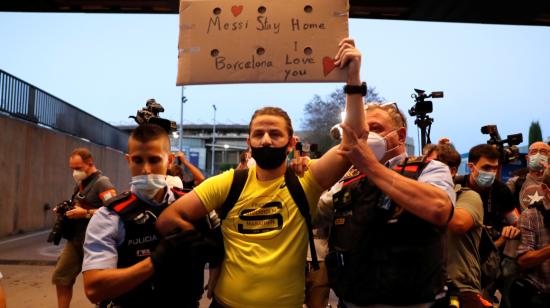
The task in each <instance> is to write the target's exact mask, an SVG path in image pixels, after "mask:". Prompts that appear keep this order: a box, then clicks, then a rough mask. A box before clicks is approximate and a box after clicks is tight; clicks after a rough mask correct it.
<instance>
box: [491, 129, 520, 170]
mask: <svg viewBox="0 0 550 308" xmlns="http://www.w3.org/2000/svg"><path fill="white" fill-rule="evenodd" d="M481 133H482V134H486V135H487V134H488V135H489V136H490V138H489V140H487V144H493V145H495V146H496V147H497V150H498V151H499V152H500V162H503V163H506V162H511V161H514V160H516V159H518V158H519V149H518V147H517V145H518V144H520V143H522V142H523V135H522V134H521V133H519V134H513V135H508V136H507V138H506V139H504V140H502V139H501V138H500V134H499V133H498V128H497V126H496V125H485V126H482V127H481ZM506 143H507V144H508V145H507V146H505V145H504V144H506Z"/></svg>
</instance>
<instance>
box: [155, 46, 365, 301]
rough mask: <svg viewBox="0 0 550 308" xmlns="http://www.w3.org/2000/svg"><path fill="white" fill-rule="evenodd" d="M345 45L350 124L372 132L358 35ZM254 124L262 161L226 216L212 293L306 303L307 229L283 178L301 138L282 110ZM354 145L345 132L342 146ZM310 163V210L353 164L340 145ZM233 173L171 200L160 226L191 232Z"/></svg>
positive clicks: (216, 203) (305, 181)
mask: <svg viewBox="0 0 550 308" xmlns="http://www.w3.org/2000/svg"><path fill="white" fill-rule="evenodd" d="M339 46H340V49H339V51H338V53H337V54H336V57H335V59H334V60H335V62H334V63H335V65H336V66H337V67H339V68H344V67H347V69H348V79H347V85H346V87H345V88H344V91H345V92H346V94H348V95H347V100H346V112H347V115H348V116H347V118H346V120H345V121H344V122H345V124H346V125H347V126H348V127H351V128H352V129H353V131H354V132H355V133H356V134H357V135H358V136H362V138H366V137H367V136H368V128H367V127H366V126H367V125H366V122H365V114H364V104H363V100H362V95H363V96H364V95H365V94H366V85H365V83H361V79H360V74H359V71H360V65H361V53H360V52H359V50H357V49H356V48H355V44H354V41H353V40H352V39H344V40H342V41H341V42H340V44H339ZM249 129H250V135H249V138H248V140H247V143H248V145H249V146H250V148H251V150H252V157H253V158H254V160H255V161H256V166H255V167H252V168H250V170H249V173H248V178H247V181H246V184H245V186H244V189H243V190H242V192H241V194H240V197H239V199H238V201H237V202H236V203H235V205H234V207H233V208H232V209H231V210H230V211H229V212H228V213H227V216H226V218H225V219H224V220H223V222H222V233H223V238H224V246H225V258H224V261H223V263H222V266H221V269H220V271H219V273H218V272H211V279H210V280H211V281H210V282H209V295H210V294H211V291H212V289H213V290H214V303H213V306H214V307H301V306H302V304H303V302H304V286H305V272H304V268H305V262H306V251H307V241H308V238H307V227H306V223H305V220H304V218H303V217H302V215H301V214H300V211H299V209H298V207H297V205H296V204H295V202H294V200H293V199H292V197H291V195H290V193H289V191H288V189H287V187H286V183H285V179H284V174H285V171H286V168H287V164H286V157H287V155H288V153H289V152H290V151H291V149H292V148H293V147H294V145H295V143H296V140H295V138H294V137H293V129H292V124H291V121H290V118H289V117H288V115H287V113H286V112H285V111H283V110H282V109H280V108H277V107H265V108H262V109H259V110H257V111H256V112H255V113H254V115H253V116H252V119H251V121H250V125H249ZM349 146H352V145H350V144H347V138H344V140H343V142H342V144H341V145H340V147H341V148H344V149H345V148H347V147H349ZM308 167H309V168H308V170H307V171H306V172H305V174H304V176H303V177H301V178H300V179H299V181H300V184H301V185H302V188H303V190H304V192H305V194H306V197H307V201H308V204H309V207H310V212H312V211H313V209H315V208H316V204H317V200H318V199H319V197H320V195H321V193H322V192H323V191H324V190H325V189H327V188H329V187H331V186H332V185H333V184H334V183H335V182H336V181H338V179H340V178H341V177H342V176H343V175H344V173H345V172H346V171H347V169H348V168H349V167H350V163H349V161H348V160H347V159H346V158H345V157H344V156H343V155H341V154H340V153H339V152H338V147H334V148H333V149H331V150H329V151H328V152H327V153H326V154H325V155H323V156H322V157H321V158H320V159H318V160H312V161H311V162H310V164H309V166H308ZM233 176H234V171H233V170H229V171H227V172H225V173H223V174H221V175H218V176H215V177H212V178H209V179H208V180H206V181H205V182H204V183H203V184H201V185H200V186H198V187H196V188H195V190H193V191H192V192H191V193H188V194H186V195H185V196H183V197H182V198H180V199H179V200H178V201H176V202H175V203H173V204H172V205H171V206H170V207H168V208H167V209H166V210H165V211H164V212H163V214H162V215H161V216H160V217H159V220H158V221H157V227H158V228H159V230H160V231H161V232H163V233H168V232H170V231H172V230H173V229H174V228H177V227H179V228H181V229H183V230H188V229H190V228H192V225H191V224H190V222H192V221H195V220H197V219H199V218H201V217H204V216H205V215H207V213H208V212H210V211H211V210H215V209H219V208H220V206H221V205H222V204H223V203H224V201H225V199H226V198H227V196H228V193H229V190H230V186H231V183H232V180H233ZM218 274H219V277H216V276H217V275H218ZM216 278H217V281H216ZM182 279H185V278H184V277H182Z"/></svg>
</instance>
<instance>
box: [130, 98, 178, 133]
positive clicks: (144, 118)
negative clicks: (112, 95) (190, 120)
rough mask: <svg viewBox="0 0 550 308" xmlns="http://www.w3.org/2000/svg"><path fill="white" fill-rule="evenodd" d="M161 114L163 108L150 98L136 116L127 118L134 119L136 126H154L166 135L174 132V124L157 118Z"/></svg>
mask: <svg viewBox="0 0 550 308" xmlns="http://www.w3.org/2000/svg"><path fill="white" fill-rule="evenodd" d="M161 112H164V107H162V105H161V104H159V103H157V101H155V99H154V98H151V99H149V100H147V103H145V107H144V108H141V110H138V111H137V114H136V116H129V118H132V119H134V120H135V121H136V122H137V124H138V125H141V124H145V123H149V124H156V125H158V126H160V127H162V128H164V130H166V132H167V133H168V134H170V133H171V132H175V131H176V130H177V129H178V126H177V124H176V122H174V121H170V120H168V119H164V118H161V117H160V116H159V113H161Z"/></svg>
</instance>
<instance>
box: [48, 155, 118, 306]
mask: <svg viewBox="0 0 550 308" xmlns="http://www.w3.org/2000/svg"><path fill="white" fill-rule="evenodd" d="M69 167H70V168H71V169H72V170H73V178H74V180H75V182H76V186H75V188H74V192H73V196H72V198H71V200H70V201H65V202H63V206H61V207H56V208H54V211H56V212H57V214H58V215H64V217H59V219H65V220H66V221H65V222H64V223H63V224H62V230H60V231H61V233H62V234H63V237H64V238H66V239H67V243H66V244H65V247H64V248H63V252H62V253H61V255H60V256H59V259H58V260H57V265H56V267H55V270H54V272H53V276H52V283H53V284H55V286H56V290H57V303H58V307H60V308H65V307H69V305H70V303H71V298H72V295H73V285H74V282H75V280H76V276H78V273H80V270H81V268H82V259H83V251H82V246H83V244H84V236H85V234H86V227H87V226H88V222H89V221H90V218H91V217H92V215H94V213H95V212H96V211H97V209H98V208H100V207H101V206H102V205H103V204H104V203H105V202H106V201H107V200H109V199H110V198H111V197H114V196H115V195H116V192H115V189H114V187H113V185H112V184H111V181H110V180H109V178H107V177H106V176H103V175H102V174H101V171H99V170H97V168H96V167H95V165H94V162H93V158H92V154H91V153H90V151H89V150H88V149H86V148H77V149H75V150H74V151H73V152H72V153H71V155H70V157H69ZM54 231H55V230H54Z"/></svg>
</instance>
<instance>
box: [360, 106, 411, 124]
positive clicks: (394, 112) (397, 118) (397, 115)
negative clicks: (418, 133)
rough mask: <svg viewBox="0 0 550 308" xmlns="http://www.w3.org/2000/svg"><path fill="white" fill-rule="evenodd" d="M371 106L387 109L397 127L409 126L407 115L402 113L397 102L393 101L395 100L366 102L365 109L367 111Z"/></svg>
mask: <svg viewBox="0 0 550 308" xmlns="http://www.w3.org/2000/svg"><path fill="white" fill-rule="evenodd" d="M369 107H376V108H380V109H382V110H384V111H386V112H387V113H388V114H389V115H390V117H391V118H392V120H393V122H394V124H395V125H396V127H405V128H407V120H406V119H405V116H404V115H403V113H401V111H400V110H399V107H398V106H397V102H394V101H393V102H387V103H374V102H372V103H367V104H365V111H367V110H368V109H369Z"/></svg>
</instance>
